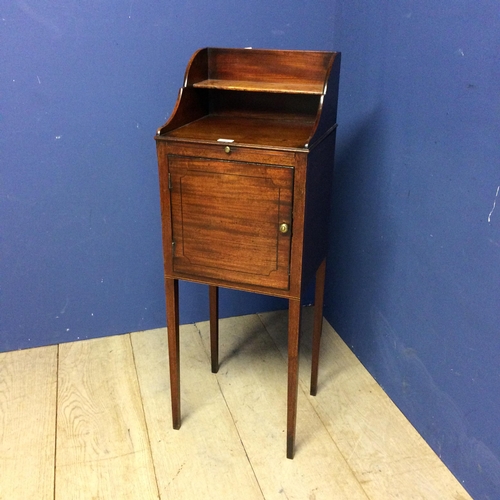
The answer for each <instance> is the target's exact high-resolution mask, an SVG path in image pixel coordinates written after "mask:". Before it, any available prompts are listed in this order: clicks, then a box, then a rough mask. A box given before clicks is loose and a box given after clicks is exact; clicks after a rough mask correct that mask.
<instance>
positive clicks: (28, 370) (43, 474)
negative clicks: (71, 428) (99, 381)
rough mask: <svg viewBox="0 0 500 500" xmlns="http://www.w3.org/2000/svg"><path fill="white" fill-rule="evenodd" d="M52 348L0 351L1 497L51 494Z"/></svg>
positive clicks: (54, 355) (54, 373)
mask: <svg viewBox="0 0 500 500" xmlns="http://www.w3.org/2000/svg"><path fill="white" fill-rule="evenodd" d="M56 392H57V346H52V347H42V348H37V349H28V350H25V351H14V352H7V353H0V500H26V499H29V498H36V499H37V500H38V499H39V500H45V499H53V498H54V442H55V424H56Z"/></svg>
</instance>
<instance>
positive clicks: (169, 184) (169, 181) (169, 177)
mask: <svg viewBox="0 0 500 500" xmlns="http://www.w3.org/2000/svg"><path fill="white" fill-rule="evenodd" d="M168 189H169V190H170V191H172V175H171V174H170V172H169V173H168Z"/></svg>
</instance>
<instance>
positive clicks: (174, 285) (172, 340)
mask: <svg viewBox="0 0 500 500" xmlns="http://www.w3.org/2000/svg"><path fill="white" fill-rule="evenodd" d="M165 285H166V292H167V332H168V358H169V365H170V395H171V398H172V425H173V427H174V429H179V428H180V427H181V381H180V359H179V282H178V280H174V279H168V278H167V279H166V280H165Z"/></svg>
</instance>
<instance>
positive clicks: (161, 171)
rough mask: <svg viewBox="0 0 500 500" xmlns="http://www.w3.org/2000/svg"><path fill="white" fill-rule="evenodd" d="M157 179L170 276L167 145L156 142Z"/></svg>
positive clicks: (164, 258) (163, 236) (164, 251)
mask: <svg viewBox="0 0 500 500" xmlns="http://www.w3.org/2000/svg"><path fill="white" fill-rule="evenodd" d="M156 153H157V156H158V177H159V182H160V206H161V226H162V241H163V261H164V266H165V274H166V275H170V274H172V216H171V212H170V190H169V178H168V161H167V143H165V142H160V141H157V142H156Z"/></svg>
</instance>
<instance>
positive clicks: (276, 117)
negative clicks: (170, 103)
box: [156, 47, 340, 148]
mask: <svg viewBox="0 0 500 500" xmlns="http://www.w3.org/2000/svg"><path fill="white" fill-rule="evenodd" d="M339 68H340V53H338V52H321V51H302V50H300V51H299V50H265V49H227V48H210V47H209V48H204V49H200V50H198V51H197V52H195V53H194V55H193V56H192V57H191V59H190V61H189V63H188V65H187V68H186V73H185V76H184V84H183V86H182V88H181V89H180V92H179V97H178V99H177V103H176V106H175V109H174V111H173V113H172V115H171V117H170V118H169V120H168V121H167V122H166V123H165V124H164V125H163V126H162V127H160V128H159V129H158V131H157V135H156V139H157V140H175V141H179V140H187V141H190V140H203V141H212V140H216V139H217V137H224V136H225V135H227V133H228V132H231V131H232V127H237V128H242V129H243V130H239V131H238V130H235V131H234V132H233V133H232V137H231V138H233V139H234V140H235V143H241V144H246V145H255V146H264V145H267V146H269V147H301V148H309V147H312V146H313V145H314V144H316V143H317V142H318V141H320V140H321V139H322V138H323V137H324V136H325V134H328V133H330V132H331V131H332V130H334V127H335V123H336V117H337V96H338V81H339ZM195 122H196V123H195ZM256 124H259V127H257V125H256ZM245 129H246V130H245ZM233 136H234V137H233ZM214 138H215V139H214ZM266 141H269V142H266Z"/></svg>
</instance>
